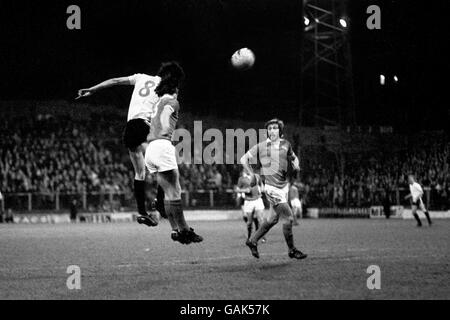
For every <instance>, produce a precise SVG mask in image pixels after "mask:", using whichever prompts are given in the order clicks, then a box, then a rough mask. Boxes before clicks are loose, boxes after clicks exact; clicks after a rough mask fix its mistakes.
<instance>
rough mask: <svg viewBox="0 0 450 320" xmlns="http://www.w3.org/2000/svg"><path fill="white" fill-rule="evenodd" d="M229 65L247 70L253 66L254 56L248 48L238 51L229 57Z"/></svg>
mask: <svg viewBox="0 0 450 320" xmlns="http://www.w3.org/2000/svg"><path fill="white" fill-rule="evenodd" d="M231 64H232V65H233V66H234V67H235V68H237V69H249V68H251V67H252V66H253V64H255V54H254V53H253V51H252V50H250V49H248V48H242V49H239V50H237V51H236V52H235V53H233V55H232V56H231Z"/></svg>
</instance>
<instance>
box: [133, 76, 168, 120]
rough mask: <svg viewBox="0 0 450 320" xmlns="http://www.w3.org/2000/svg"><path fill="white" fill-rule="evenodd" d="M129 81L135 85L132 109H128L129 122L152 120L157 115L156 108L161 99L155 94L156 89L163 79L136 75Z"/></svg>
mask: <svg viewBox="0 0 450 320" xmlns="http://www.w3.org/2000/svg"><path fill="white" fill-rule="evenodd" d="M128 80H129V81H130V83H131V84H132V85H134V90H133V95H132V96H131V101H130V107H129V108H128V117H127V121H130V120H131V119H137V118H140V119H146V120H151V118H153V117H154V115H155V114H156V108H155V107H156V104H157V103H158V101H159V97H158V95H157V94H156V93H155V89H156V87H157V86H158V84H159V82H160V81H161V78H160V77H158V76H155V77H154V76H149V75H147V74H143V73H136V74H134V75H132V76H129V77H128Z"/></svg>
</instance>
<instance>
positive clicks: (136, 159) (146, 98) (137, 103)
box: [77, 64, 166, 227]
mask: <svg viewBox="0 0 450 320" xmlns="http://www.w3.org/2000/svg"><path fill="white" fill-rule="evenodd" d="M163 65H164V64H162V65H161V68H160V71H158V75H157V76H150V75H147V74H143V73H137V74H134V75H131V76H128V77H119V78H112V79H109V80H106V81H103V82H101V83H99V84H97V85H95V86H93V87H91V88H87V89H80V90H79V91H78V97H77V99H78V98H81V97H88V96H91V95H92V94H93V93H95V92H96V91H99V90H102V89H106V88H109V87H112V86H116V85H130V86H134V90H133V94H132V96H131V101H130V106H129V109H128V116H127V124H126V127H125V130H124V133H123V142H124V144H125V146H126V148H127V149H128V152H129V155H130V159H131V163H132V164H133V168H134V173H135V176H134V196H135V198H136V202H137V208H138V213H139V217H138V218H137V221H138V223H140V224H145V225H147V226H151V227H153V226H156V225H158V220H157V219H156V218H155V217H153V216H152V215H149V214H148V213H147V210H146V206H145V173H146V168H145V161H144V154H145V150H146V148H147V146H148V142H147V136H148V135H149V133H150V121H151V119H152V118H153V117H154V116H155V114H156V104H157V103H158V101H159V99H160V98H159V97H158V95H157V94H156V93H155V89H156V87H157V86H158V84H159V83H160V82H161V77H160V73H161V70H162V66H163ZM163 199H164V192H163V190H162V189H161V187H158V195H157V199H156V201H155V203H154V204H153V205H154V207H155V208H156V210H158V211H159V212H160V213H161V215H162V216H166V215H165V211H164V203H163Z"/></svg>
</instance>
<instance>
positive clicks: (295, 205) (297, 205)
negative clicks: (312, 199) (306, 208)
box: [291, 198, 302, 209]
mask: <svg viewBox="0 0 450 320" xmlns="http://www.w3.org/2000/svg"><path fill="white" fill-rule="evenodd" d="M291 207H292V208H300V209H301V208H302V203H301V202H300V199H298V198H295V199H292V200H291Z"/></svg>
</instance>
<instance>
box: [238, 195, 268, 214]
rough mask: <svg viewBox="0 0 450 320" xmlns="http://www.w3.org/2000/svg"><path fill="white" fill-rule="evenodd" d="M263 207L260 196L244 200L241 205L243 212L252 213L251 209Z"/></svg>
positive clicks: (259, 209) (255, 209) (262, 208)
mask: <svg viewBox="0 0 450 320" xmlns="http://www.w3.org/2000/svg"><path fill="white" fill-rule="evenodd" d="M264 209H265V208H264V203H263V201H262V199H261V198H258V199H255V200H245V202H244V205H243V206H242V211H244V213H245V214H250V213H253V211H262V210H264Z"/></svg>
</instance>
